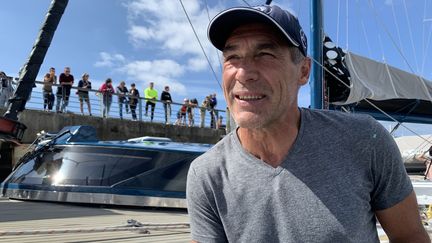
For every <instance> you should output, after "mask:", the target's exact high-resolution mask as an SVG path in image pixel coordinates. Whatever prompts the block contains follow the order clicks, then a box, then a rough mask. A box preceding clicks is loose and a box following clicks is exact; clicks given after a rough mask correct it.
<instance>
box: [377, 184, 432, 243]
mask: <svg viewBox="0 0 432 243" xmlns="http://www.w3.org/2000/svg"><path fill="white" fill-rule="evenodd" d="M375 213H376V216H377V218H378V220H379V222H380V224H381V226H382V227H383V229H384V231H385V232H386V234H387V236H388V237H389V240H390V242H392V243H394V242H405V243H409V242H416V243H417V242H418V243H422V242H425V243H426V242H430V238H429V236H428V234H427V233H426V230H425V229H424V227H423V225H422V223H421V220H420V214H419V211H418V208H417V199H416V196H415V193H414V192H412V193H411V194H410V195H409V196H408V197H406V198H405V199H404V200H402V201H401V202H400V203H398V204H396V205H394V206H393V207H390V208H387V209H384V210H379V211H376V212H375Z"/></svg>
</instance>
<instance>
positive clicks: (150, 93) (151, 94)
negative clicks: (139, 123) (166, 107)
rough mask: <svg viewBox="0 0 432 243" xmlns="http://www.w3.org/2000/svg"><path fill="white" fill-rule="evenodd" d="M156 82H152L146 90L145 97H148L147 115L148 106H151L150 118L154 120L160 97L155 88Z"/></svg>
mask: <svg viewBox="0 0 432 243" xmlns="http://www.w3.org/2000/svg"><path fill="white" fill-rule="evenodd" d="M153 86H154V83H153V82H150V84H149V87H148V88H146V89H145V90H144V97H145V99H146V106H145V116H147V112H148V107H149V105H150V106H151V116H150V119H151V121H153V115H154V110H155V107H156V99H157V97H158V93H157V90H155V89H154V88H153Z"/></svg>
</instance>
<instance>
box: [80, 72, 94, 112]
mask: <svg viewBox="0 0 432 243" xmlns="http://www.w3.org/2000/svg"><path fill="white" fill-rule="evenodd" d="M89 77H90V75H89V74H88V73H84V74H83V75H82V76H81V80H80V81H79V82H78V91H77V94H78V99H79V102H80V111H81V114H82V115H84V109H83V103H84V102H85V103H86V104H87V110H88V112H89V116H91V115H92V112H91V105H90V97H89V90H91V88H92V86H91V82H90V80H89Z"/></svg>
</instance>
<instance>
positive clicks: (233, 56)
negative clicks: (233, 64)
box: [225, 55, 240, 61]
mask: <svg viewBox="0 0 432 243" xmlns="http://www.w3.org/2000/svg"><path fill="white" fill-rule="evenodd" d="M239 58H240V57H239V56H238V55H229V56H227V57H225V61H232V60H238V59H239Z"/></svg>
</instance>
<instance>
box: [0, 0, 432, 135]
mask: <svg viewBox="0 0 432 243" xmlns="http://www.w3.org/2000/svg"><path fill="white" fill-rule="evenodd" d="M50 2H51V0H37V1H26V0H2V1H1V8H0V16H2V21H1V22H0V30H1V37H2V38H1V40H0V57H1V58H0V70H3V71H5V72H6V73H7V74H8V75H9V76H15V77H17V76H18V71H19V70H20V68H21V67H22V65H23V64H24V62H25V61H26V58H27V57H28V55H29V54H30V50H31V48H32V45H33V43H34V41H35V39H36V36H37V34H38V31H39V29H40V27H41V24H42V22H43V21H44V18H45V14H46V12H47V10H48V7H49V5H50ZM264 2H265V1H264V0H263V1H258V0H182V1H180V0H91V1H89V0H70V1H69V4H68V6H67V9H66V11H65V13H64V15H63V17H62V19H61V22H60V24H59V27H58V29H57V31H56V33H55V36H54V39H53V41H52V43H51V46H50V48H49V50H48V53H47V55H46V57H45V60H44V63H43V65H42V67H41V69H40V72H39V75H38V80H42V77H43V75H44V74H45V73H46V72H47V71H48V69H49V67H51V66H52V67H55V68H56V69H57V73H58V74H60V72H62V70H63V68H64V67H66V66H69V67H71V70H72V74H73V75H74V76H75V79H76V81H78V80H79V78H80V77H81V75H82V74H83V73H84V72H87V73H89V74H90V80H91V81H92V83H93V88H97V87H99V86H100V84H101V83H102V82H103V81H104V80H105V79H106V78H108V77H110V78H112V79H113V81H114V85H117V84H118V83H120V81H121V80H124V81H126V84H127V85H128V86H129V85H130V84H131V83H132V82H134V83H136V84H137V87H138V88H139V89H140V91H142V90H143V89H144V88H145V87H146V86H147V85H148V83H149V82H150V81H153V82H154V83H155V87H156V89H157V90H159V91H161V90H162V89H163V87H164V86H165V85H169V86H170V88H171V94H172V96H173V100H174V101H177V102H181V101H182V100H183V98H185V97H187V98H197V99H198V100H199V101H201V100H203V98H204V97H205V96H206V95H208V94H211V93H216V94H217V97H218V98H219V99H218V101H219V103H218V108H219V109H223V107H225V106H226V105H225V102H224V101H223V93H222V88H221V86H220V83H221V82H222V79H221V65H220V53H218V51H216V49H215V48H214V47H212V45H211V44H210V42H209V41H208V40H207V32H206V31H207V25H208V23H209V20H210V19H211V18H212V17H213V16H215V14H216V13H218V12H219V11H220V10H222V9H225V8H228V7H233V6H245V5H246V4H250V5H256V4H262V3H264ZM309 2H310V1H306V0H285V1H281V0H274V1H273V4H277V5H280V6H282V7H283V8H286V9H290V10H291V11H292V12H293V13H295V14H296V15H297V16H298V18H299V20H300V23H301V25H302V26H303V28H304V30H305V32H306V34H307V36H308V40H309V43H310V38H309V35H310V33H309V32H310V3H309ZM323 2H324V9H323V16H324V31H325V33H326V34H327V35H329V36H330V37H331V38H332V39H333V41H334V42H335V43H336V44H338V45H339V46H340V47H342V48H344V49H347V50H349V51H352V52H355V53H357V54H360V55H363V56H366V57H369V58H371V59H374V60H377V61H383V62H386V63H388V64H390V65H392V66H395V67H398V68H400V69H403V70H406V71H408V72H411V73H416V74H418V75H421V76H423V77H424V78H426V79H428V80H432V61H431V60H432V59H431V58H430V57H431V52H432V50H431V49H432V47H431V46H430V45H431V42H432V41H431V34H432V11H428V10H431V9H432V1H431V0H374V1H372V0H324V1H323ZM182 5H183V6H184V9H185V10H186V13H187V15H186V14H185V11H184V10H183V6H182ZM188 17H189V19H190V20H191V23H192V26H193V29H192V27H191V25H190V23H189V22H188ZM194 30H195V32H196V34H197V36H198V39H199V41H198V40H197V38H196V37H195V35H194ZM200 43H201V45H202V48H201V46H200ZM202 49H204V51H205V55H206V56H207V57H208V59H209V60H208V61H207V59H206V58H205V55H204V54H203V51H202ZM208 62H210V64H211V66H210V65H209V63H208ZM309 89H310V87H309V85H305V86H304V87H303V88H302V89H301V90H300V95H299V105H300V106H303V107H307V106H308V105H309V104H310V90H309ZM387 125H388V126H390V125H391V124H390V123H386V126H387ZM414 129H416V131H417V132H419V133H422V134H425V133H429V134H430V133H431V131H432V130H431V128H430V126H418V125H416V126H414ZM402 133H403V135H410V134H409V132H402Z"/></svg>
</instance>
